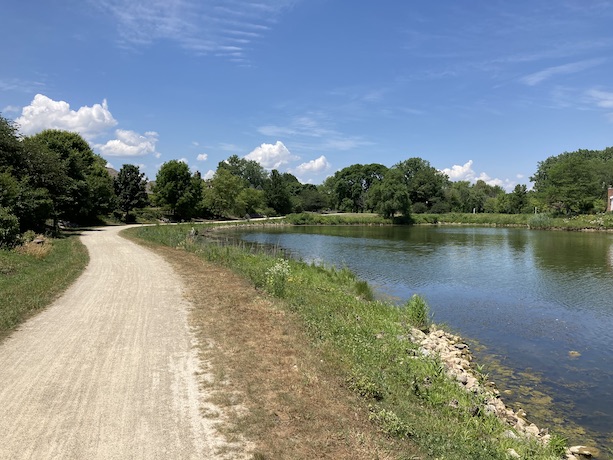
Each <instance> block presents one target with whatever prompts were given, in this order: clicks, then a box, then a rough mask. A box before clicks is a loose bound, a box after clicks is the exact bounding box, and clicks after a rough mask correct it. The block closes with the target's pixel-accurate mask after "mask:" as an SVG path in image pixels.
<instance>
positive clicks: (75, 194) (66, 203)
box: [24, 129, 115, 222]
mask: <svg viewBox="0 0 613 460" xmlns="http://www.w3.org/2000/svg"><path fill="white" fill-rule="evenodd" d="M24 148H25V149H26V150H27V152H28V153H29V154H30V155H32V156H33V157H34V158H32V159H36V160H42V161H43V163H44V165H45V167H49V166H50V168H49V170H48V171H44V172H43V171H40V165H38V166H37V168H38V170H39V171H40V173H39V174H37V176H39V177H40V178H41V179H42V182H43V184H45V182H46V179H47V178H48V179H49V181H48V184H49V186H48V187H46V188H47V190H48V192H49V194H50V198H51V201H52V203H53V213H54V218H55V219H66V220H74V221H77V222H91V221H93V220H95V219H96V217H97V216H98V215H100V214H106V213H108V212H110V211H111V210H112V209H113V208H114V205H115V202H114V199H115V194H114V190H113V181H112V178H111V177H110V175H109V174H108V172H107V170H106V167H105V165H106V161H105V160H104V159H103V158H102V157H100V156H99V155H96V154H95V153H94V152H93V150H92V149H91V147H90V146H89V144H88V143H87V142H86V141H85V140H84V139H83V138H82V137H81V136H80V135H79V134H77V133H71V132H68V131H61V130H56V129H48V130H45V131H42V132H41V133H38V134H35V135H34V136H31V137H29V138H27V139H26V141H25V144H24ZM41 173H42V174H41Z"/></svg>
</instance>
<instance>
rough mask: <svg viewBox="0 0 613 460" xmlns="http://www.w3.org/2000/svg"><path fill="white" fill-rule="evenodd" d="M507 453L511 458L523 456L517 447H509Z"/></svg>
mask: <svg viewBox="0 0 613 460" xmlns="http://www.w3.org/2000/svg"><path fill="white" fill-rule="evenodd" d="M507 454H508V455H509V457H511V458H521V456H520V455H519V454H518V453H517V452H516V451H515V449H512V448H510V447H509V448H508V449H507Z"/></svg>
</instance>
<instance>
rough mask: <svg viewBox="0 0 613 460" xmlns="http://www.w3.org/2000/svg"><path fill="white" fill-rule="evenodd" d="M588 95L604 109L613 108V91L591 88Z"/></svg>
mask: <svg viewBox="0 0 613 460" xmlns="http://www.w3.org/2000/svg"><path fill="white" fill-rule="evenodd" d="M587 96H588V97H589V98H590V99H591V100H592V101H593V102H594V103H595V104H596V105H597V106H598V107H602V108H604V109H613V92H608V91H602V90H599V89H591V90H589V91H588V92H587Z"/></svg>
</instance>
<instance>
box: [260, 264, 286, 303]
mask: <svg viewBox="0 0 613 460" xmlns="http://www.w3.org/2000/svg"><path fill="white" fill-rule="evenodd" d="M289 274H290V268H289V262H288V261H287V260H285V259H281V260H279V261H278V262H277V263H275V264H274V265H273V266H272V267H270V268H269V269H268V270H266V288H267V290H268V292H270V293H271V294H272V295H274V296H276V297H283V294H285V286H286V284H287V279H288V277H289Z"/></svg>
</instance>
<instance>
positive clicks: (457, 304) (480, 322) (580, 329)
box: [241, 227, 613, 451]
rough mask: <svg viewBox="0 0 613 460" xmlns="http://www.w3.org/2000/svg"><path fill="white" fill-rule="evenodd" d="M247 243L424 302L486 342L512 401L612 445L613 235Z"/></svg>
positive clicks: (347, 236)
mask: <svg viewBox="0 0 613 460" xmlns="http://www.w3.org/2000/svg"><path fill="white" fill-rule="evenodd" d="M241 238H243V239H244V240H246V241H250V242H258V243H268V244H274V245H278V246H280V247H282V248H285V249H287V250H289V251H290V252H291V253H292V254H293V255H294V256H295V257H298V258H301V259H303V260H305V261H307V262H316V263H323V264H326V265H335V266H346V267H348V268H350V269H351V270H353V271H354V272H355V273H356V274H357V275H358V276H359V277H360V278H361V279H364V280H366V281H368V282H369V283H370V284H371V285H372V286H373V287H374V289H375V290H376V292H377V294H378V295H379V296H390V297H392V298H393V300H394V301H396V302H398V303H404V302H405V301H406V300H407V299H408V298H409V297H410V296H411V295H413V294H414V293H418V294H420V295H423V296H424V297H425V298H426V299H427V301H428V303H429V305H430V306H431V310H432V312H433V314H434V321H435V322H439V323H445V324H447V325H448V326H449V327H451V328H452V329H453V330H455V331H457V332H458V333H460V334H461V335H462V336H464V337H465V338H470V339H473V340H474V341H475V345H474V347H473V348H474V349H475V350H477V351H476V354H477V355H478V356H477V358H478V360H479V361H485V362H486V363H487V364H488V365H489V369H488V370H489V371H490V375H492V376H493V377H494V379H495V380H496V381H497V382H498V383H499V384H500V385H499V386H500V387H501V389H503V390H504V389H508V390H510V391H509V393H510V394H509V395H505V396H504V399H505V401H508V402H509V403H511V404H521V405H522V407H523V408H524V409H525V410H526V412H528V418H529V419H530V420H533V421H535V422H536V423H537V424H541V425H543V426H548V427H550V428H552V429H554V430H555V431H558V432H559V431H560V430H563V431H564V433H565V435H566V436H567V437H569V439H570V442H575V443H577V442H588V441H592V442H593V443H596V444H598V445H599V447H601V448H604V449H605V451H606V450H607V449H609V448H611V447H612V446H613V235H609V234H601V233H571V232H547V231H530V230H524V229H501V228H471V227H297V228H296V227H291V228H283V229H280V230H264V231H262V230H258V231H251V232H245V233H242V234H241ZM571 351H573V352H579V353H580V356H579V357H572V356H571V355H569V352H571ZM575 424H576V425H575ZM582 429H586V430H587V432H586V433H584V434H582V433H580V430H582Z"/></svg>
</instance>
